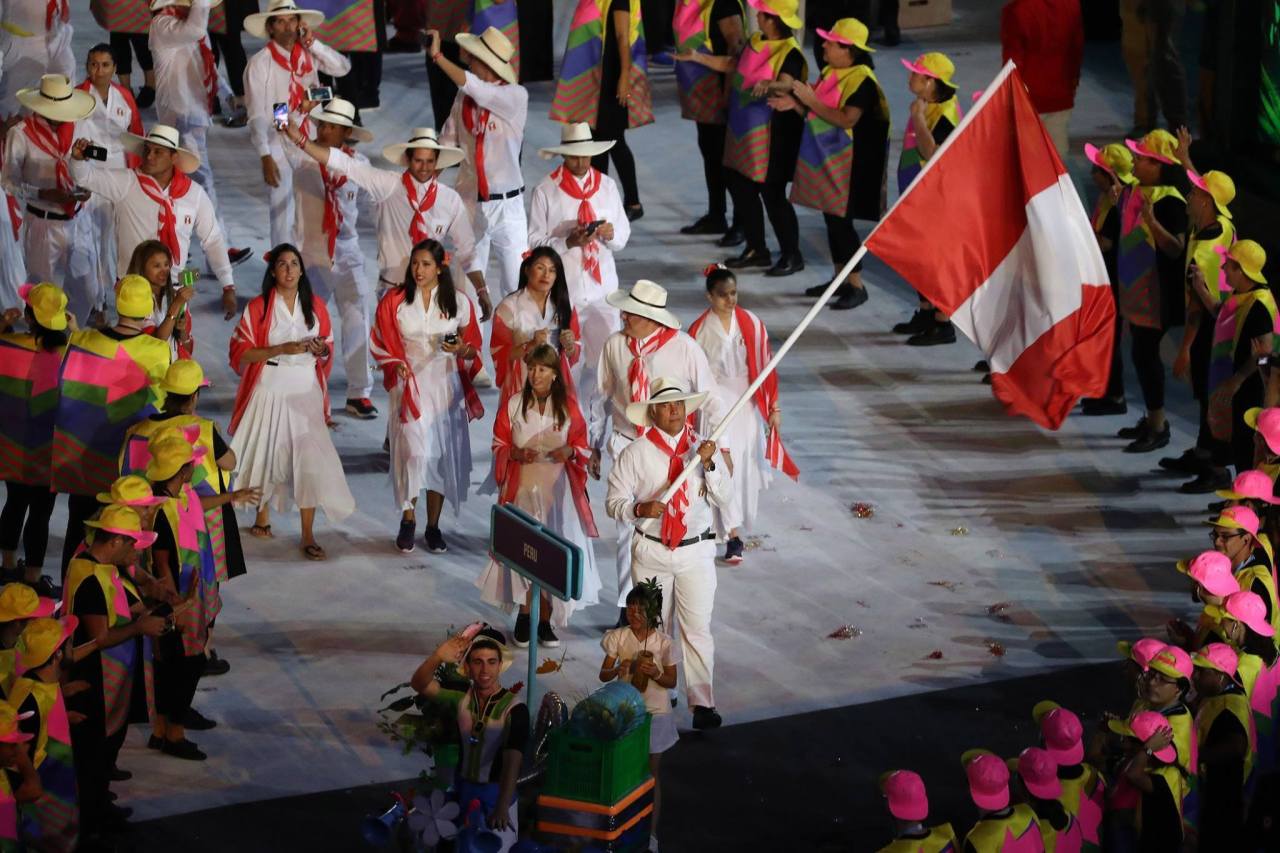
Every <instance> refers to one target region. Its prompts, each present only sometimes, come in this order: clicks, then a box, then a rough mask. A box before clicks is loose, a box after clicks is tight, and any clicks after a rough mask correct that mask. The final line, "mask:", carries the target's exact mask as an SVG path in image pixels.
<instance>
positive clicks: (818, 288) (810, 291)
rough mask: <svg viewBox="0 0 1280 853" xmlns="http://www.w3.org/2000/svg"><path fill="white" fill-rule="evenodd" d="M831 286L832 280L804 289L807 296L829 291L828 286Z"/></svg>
mask: <svg viewBox="0 0 1280 853" xmlns="http://www.w3.org/2000/svg"><path fill="white" fill-rule="evenodd" d="M830 286H831V282H829V281H824V282H823V283H822V284H815V285H814V286H813V287H806V288H805V289H804V295H805V296H821V295H822V294H824V293H826V292H827V288H828V287H830Z"/></svg>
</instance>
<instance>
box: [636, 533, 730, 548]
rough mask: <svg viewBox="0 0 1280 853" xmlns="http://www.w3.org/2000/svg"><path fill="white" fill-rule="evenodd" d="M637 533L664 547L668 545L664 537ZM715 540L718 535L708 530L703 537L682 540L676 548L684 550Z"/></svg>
mask: <svg viewBox="0 0 1280 853" xmlns="http://www.w3.org/2000/svg"><path fill="white" fill-rule="evenodd" d="M636 533H639V534H640V535H641V536H643V537H644V538H645V539H652V540H653V541H654V542H658V543H660V544H662V545H665V544H667V543H665V542H663V541H662V537H660V536H650V535H649V534H648V533H645V532H644V531H643V530H637V531H636ZM715 538H716V535H715V534H714V533H712V532H711V531H710V530H707V531H705V532H703V534H702V535H701V536H694V537H691V538H689V539H681V540H680V544H679V545H677V546H676V547H677V548H683V547H684V546H686V545H697V544H698V543H699V542H706V541H707V540H708V539H715Z"/></svg>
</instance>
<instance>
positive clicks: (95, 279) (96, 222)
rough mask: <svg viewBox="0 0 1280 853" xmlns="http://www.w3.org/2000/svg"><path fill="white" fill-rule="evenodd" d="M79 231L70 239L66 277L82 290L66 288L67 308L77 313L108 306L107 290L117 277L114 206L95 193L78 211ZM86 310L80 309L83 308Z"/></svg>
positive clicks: (78, 314) (76, 314)
mask: <svg viewBox="0 0 1280 853" xmlns="http://www.w3.org/2000/svg"><path fill="white" fill-rule="evenodd" d="M72 233H73V234H74V235H76V236H75V237H73V239H72V240H71V257H70V259H69V260H68V266H67V278H68V280H69V282H70V283H71V284H72V285H73V286H76V287H79V288H80V290H81V291H82V292H78V293H76V294H75V296H74V298H73V296H72V294H71V292H70V291H68V292H67V303H68V308H69V310H70V311H71V313H72V314H74V315H75V316H77V317H81V316H84V313H88V312H90V311H98V310H105V309H106V308H107V304H106V292H107V289H108V288H111V287H113V285H114V284H115V281H116V223H115V207H114V206H113V205H112V204H111V202H109V201H107V200H106V199H105V198H103V197H102V196H100V195H92V196H90V197H89V200H88V201H87V202H85V203H84V206H83V207H81V208H80V213H79V214H77V215H76V223H75V227H74V228H73V229H72ZM82 310H83V311H84V313H81V311H82Z"/></svg>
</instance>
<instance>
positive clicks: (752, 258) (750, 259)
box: [724, 249, 773, 270]
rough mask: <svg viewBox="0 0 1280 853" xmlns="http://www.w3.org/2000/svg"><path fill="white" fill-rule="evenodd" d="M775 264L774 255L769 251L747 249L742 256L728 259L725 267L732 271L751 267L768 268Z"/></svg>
mask: <svg viewBox="0 0 1280 853" xmlns="http://www.w3.org/2000/svg"><path fill="white" fill-rule="evenodd" d="M772 263H773V255H771V254H769V250H768V249H760V250H758V251H757V250H755V249H745V250H743V252H742V254H741V255H735V256H734V257H732V258H727V259H726V260H725V262H724V265H725V266H726V267H728V268H729V269H731V270H745V269H747V268H749V267H767V266H769V265H770V264H772Z"/></svg>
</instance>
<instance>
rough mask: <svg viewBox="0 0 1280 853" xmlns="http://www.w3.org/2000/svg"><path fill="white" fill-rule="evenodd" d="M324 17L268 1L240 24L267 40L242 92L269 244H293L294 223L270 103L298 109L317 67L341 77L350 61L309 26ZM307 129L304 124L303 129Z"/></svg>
mask: <svg viewBox="0 0 1280 853" xmlns="http://www.w3.org/2000/svg"><path fill="white" fill-rule="evenodd" d="M323 22H324V15H323V14H322V13H320V12H317V11H315V10H313V9H299V8H298V7H297V6H295V5H294V3H293V0H271V2H270V4H269V5H268V7H267V11H265V12H259V13H257V14H253V15H249V16H248V17H246V18H245V19H244V29H245V32H247V33H249V35H252V36H257V37H258V38H264V39H268V41H267V46H266V47H264V48H263V49H262V50H260V51H258V52H257V53H256V54H254V55H253V57H252V58H251V59H250V60H249V62H248V64H247V65H246V66H245V69H244V94H245V99H246V109H247V110H248V112H249V136H250V138H251V139H252V140H253V147H254V148H255V149H256V150H257V152H258V156H259V157H260V158H261V159H262V180H263V181H264V182H265V183H266V185H267V186H268V187H270V188H271V202H270V203H271V245H273V246H278V245H280V244H281V243H296V242H297V241H296V240H295V239H294V236H293V234H292V231H291V229H292V228H293V170H292V169H291V168H290V167H289V161H288V160H286V159H285V157H284V151H283V150H281V147H280V143H281V142H282V141H283V140H282V138H281V136H280V134H278V133H276V132H275V130H274V128H273V126H272V123H273V119H272V107H273V105H274V104H279V103H284V104H288V105H289V112H290V113H294V112H297V111H298V110H299V109H301V107H302V102H303V101H304V100H306V98H307V90H308V89H309V88H310V87H312V86H316V85H319V82H320V77H319V75H318V74H317V71H323V72H324V73H325V74H328V75H329V76H331V77H344V76H346V74H347V72H348V71H350V70H351V62H350V60H348V59H347V58H346V57H345V56H343V55H342V54H341V53H338V51H336V50H334V49H333V48H331V47H329V46H328V45H326V44H324V43H323V42H321V41H319V40H317V39H316V37H315V35H314V34H313V33H312V28H313V27H316V26H317V25H319V24H321V23H323ZM304 129H306V128H304Z"/></svg>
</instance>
